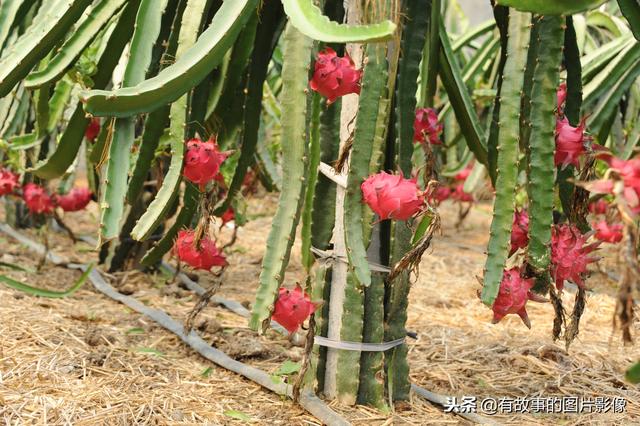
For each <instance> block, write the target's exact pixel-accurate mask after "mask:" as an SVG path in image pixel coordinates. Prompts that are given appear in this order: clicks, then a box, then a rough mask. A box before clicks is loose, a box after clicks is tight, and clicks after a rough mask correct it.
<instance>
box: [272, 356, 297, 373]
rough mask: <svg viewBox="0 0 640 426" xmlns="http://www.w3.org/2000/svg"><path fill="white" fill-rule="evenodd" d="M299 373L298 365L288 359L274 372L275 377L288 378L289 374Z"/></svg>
mask: <svg viewBox="0 0 640 426" xmlns="http://www.w3.org/2000/svg"><path fill="white" fill-rule="evenodd" d="M298 371H300V363H299V362H293V361H291V360H290V359H288V360H286V361H285V362H284V363H282V365H281V366H280V367H278V369H277V370H276V372H275V373H273V374H275V375H276V376H289V375H291V374H294V373H297V372H298Z"/></svg>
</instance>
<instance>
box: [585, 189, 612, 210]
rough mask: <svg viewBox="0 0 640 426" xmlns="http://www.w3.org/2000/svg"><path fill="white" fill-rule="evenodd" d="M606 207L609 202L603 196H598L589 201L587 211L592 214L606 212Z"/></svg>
mask: <svg viewBox="0 0 640 426" xmlns="http://www.w3.org/2000/svg"><path fill="white" fill-rule="evenodd" d="M612 189H613V188H612ZM608 208H609V203H608V202H607V200H605V199H604V198H600V199H599V200H598V201H593V202H591V203H589V212H591V213H592V214H606V213H607V209H608Z"/></svg>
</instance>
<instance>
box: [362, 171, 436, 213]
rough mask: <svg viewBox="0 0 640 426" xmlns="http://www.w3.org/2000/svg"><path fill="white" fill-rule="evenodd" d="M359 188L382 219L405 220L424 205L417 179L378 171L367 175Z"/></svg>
mask: <svg viewBox="0 0 640 426" xmlns="http://www.w3.org/2000/svg"><path fill="white" fill-rule="evenodd" d="M361 189H362V194H363V196H364V201H365V202H366V203H367V204H368V205H369V207H371V210H373V211H374V212H375V213H376V214H377V215H378V216H380V219H382V220H384V219H395V220H407V219H409V218H410V217H411V216H413V215H415V214H416V213H418V212H419V211H420V210H421V209H422V207H423V206H424V194H423V193H422V192H421V191H420V188H419V187H418V184H417V179H405V178H404V177H402V176H399V175H391V174H389V173H385V172H380V173H378V174H375V175H372V176H369V177H368V178H367V180H365V181H364V182H363V183H362V185H361Z"/></svg>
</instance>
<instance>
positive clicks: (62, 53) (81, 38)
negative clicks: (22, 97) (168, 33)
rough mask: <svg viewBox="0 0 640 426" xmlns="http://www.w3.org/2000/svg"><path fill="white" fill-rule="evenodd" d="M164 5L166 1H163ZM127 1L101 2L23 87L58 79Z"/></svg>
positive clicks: (161, 6) (26, 80)
mask: <svg viewBox="0 0 640 426" xmlns="http://www.w3.org/2000/svg"><path fill="white" fill-rule="evenodd" d="M163 1H164V3H165V4H166V2H167V0H163ZM126 3H127V0H102V1H100V2H99V3H98V4H97V5H96V6H95V7H94V8H92V9H91V13H89V15H88V16H87V17H86V18H85V19H84V20H83V21H82V23H81V24H80V26H79V27H78V29H77V30H76V31H74V33H73V34H72V35H71V37H69V39H68V40H66V41H65V42H64V44H63V45H62V47H60V48H59V49H58V50H57V51H56V54H55V56H54V57H53V58H52V59H51V60H50V61H49V62H48V63H47V65H46V66H45V67H44V68H42V69H39V70H37V71H33V72H31V74H29V75H28V76H27V77H26V78H25V80H24V87H26V88H27V89H37V88H40V87H42V86H44V85H45V84H51V83H54V82H56V81H57V80H58V79H60V78H61V77H62V76H63V75H64V73H65V72H66V71H67V70H68V69H69V68H70V67H71V66H72V65H73V64H74V63H75V62H76V61H77V60H78V58H80V55H81V54H82V51H83V50H84V49H85V48H86V47H87V46H88V45H89V44H90V43H91V42H92V41H93V39H94V38H95V37H96V36H97V35H98V33H99V32H100V31H101V30H102V28H104V27H105V26H106V25H107V23H108V22H109V20H110V19H111V18H112V17H113V16H114V15H115V14H116V13H118V11H119V10H120V9H122V8H123V7H124V5H125V4H126ZM157 3H158V5H157V7H158V9H159V10H163V9H164V6H163V5H162V2H157Z"/></svg>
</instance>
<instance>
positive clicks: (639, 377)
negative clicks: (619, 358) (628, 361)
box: [624, 362, 640, 383]
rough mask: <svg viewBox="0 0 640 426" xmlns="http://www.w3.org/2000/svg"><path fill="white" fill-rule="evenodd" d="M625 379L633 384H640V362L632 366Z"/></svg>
mask: <svg viewBox="0 0 640 426" xmlns="http://www.w3.org/2000/svg"><path fill="white" fill-rule="evenodd" d="M624 377H625V379H627V380H628V381H629V382H631V383H640V362H637V363H636V364H635V365H633V366H631V367H630V368H629V369H628V370H627V374H625V376H624Z"/></svg>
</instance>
